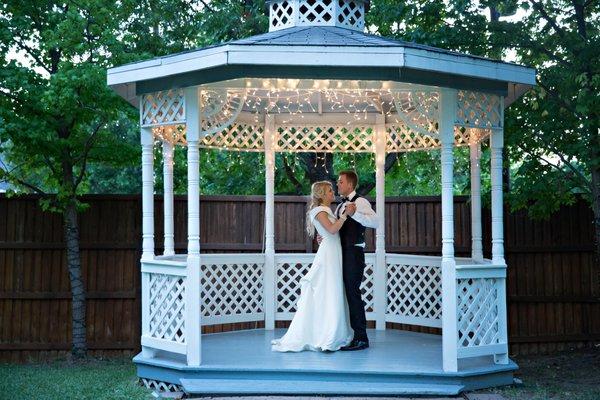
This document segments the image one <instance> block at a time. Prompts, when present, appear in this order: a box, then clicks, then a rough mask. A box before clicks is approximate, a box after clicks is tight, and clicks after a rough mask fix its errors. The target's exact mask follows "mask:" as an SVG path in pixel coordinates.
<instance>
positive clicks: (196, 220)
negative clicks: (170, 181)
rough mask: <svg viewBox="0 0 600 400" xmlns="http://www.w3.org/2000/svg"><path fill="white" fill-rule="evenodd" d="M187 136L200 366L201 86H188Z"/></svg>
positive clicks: (189, 327) (194, 350) (191, 283)
mask: <svg viewBox="0 0 600 400" xmlns="http://www.w3.org/2000/svg"><path fill="white" fill-rule="evenodd" d="M185 111H186V139H187V145H188V148H187V164H188V170H187V173H188V199H187V203H188V221H187V223H188V245H187V247H188V248H187V254H188V256H187V278H186V286H185V291H186V300H185V307H186V319H185V335H186V345H187V363H188V365H189V366H198V365H200V361H201V328H202V325H201V321H200V295H201V290H200V177H199V168H200V166H199V162H200V148H199V141H200V129H201V125H200V110H199V104H198V88H196V87H191V88H186V89H185Z"/></svg>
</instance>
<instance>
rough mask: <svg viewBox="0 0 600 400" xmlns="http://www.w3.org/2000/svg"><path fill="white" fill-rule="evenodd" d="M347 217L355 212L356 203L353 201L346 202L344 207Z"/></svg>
mask: <svg viewBox="0 0 600 400" xmlns="http://www.w3.org/2000/svg"><path fill="white" fill-rule="evenodd" d="M344 212H345V213H346V214H347V215H348V216H349V217H351V216H353V215H354V213H355V212H356V204H354V203H348V204H347V205H346V209H345V211H344Z"/></svg>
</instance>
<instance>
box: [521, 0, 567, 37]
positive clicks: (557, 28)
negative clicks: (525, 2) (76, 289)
mask: <svg viewBox="0 0 600 400" xmlns="http://www.w3.org/2000/svg"><path fill="white" fill-rule="evenodd" d="M529 2H530V3H531V5H532V6H533V8H535V9H536V10H537V11H538V12H539V13H540V14H542V18H544V19H545V20H546V21H547V22H548V23H549V24H550V26H552V28H553V29H554V30H555V31H556V33H557V34H558V36H560V37H561V38H564V37H565V31H563V30H562V28H561V27H560V26H558V23H557V22H556V20H554V19H553V18H552V17H550V15H548V13H547V12H546V9H545V8H544V6H543V5H542V3H540V2H539V1H535V0H529Z"/></svg>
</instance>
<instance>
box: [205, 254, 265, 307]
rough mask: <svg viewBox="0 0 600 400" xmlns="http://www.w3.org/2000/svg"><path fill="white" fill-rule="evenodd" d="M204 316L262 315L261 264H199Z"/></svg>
mask: <svg viewBox="0 0 600 400" xmlns="http://www.w3.org/2000/svg"><path fill="white" fill-rule="evenodd" d="M201 268H202V276H201V278H200V286H201V287H202V305H201V313H202V316H204V317H216V316H224V315H241V314H255V313H261V312H263V264H257V263H248V264H244V263H231V264H206V265H204V264H203V265H202V266H201Z"/></svg>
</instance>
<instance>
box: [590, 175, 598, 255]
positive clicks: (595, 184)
mask: <svg viewBox="0 0 600 400" xmlns="http://www.w3.org/2000/svg"><path fill="white" fill-rule="evenodd" d="M592 210H593V211H594V232H595V236H596V238H595V239H596V262H597V263H598V265H600V166H596V167H595V168H592Z"/></svg>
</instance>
